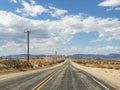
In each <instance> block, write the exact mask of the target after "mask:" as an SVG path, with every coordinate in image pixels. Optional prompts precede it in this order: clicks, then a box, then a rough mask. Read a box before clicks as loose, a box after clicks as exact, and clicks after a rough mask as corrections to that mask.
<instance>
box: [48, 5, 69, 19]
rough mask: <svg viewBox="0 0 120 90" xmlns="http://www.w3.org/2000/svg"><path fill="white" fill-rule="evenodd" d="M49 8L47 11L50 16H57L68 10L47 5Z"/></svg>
mask: <svg viewBox="0 0 120 90" xmlns="http://www.w3.org/2000/svg"><path fill="white" fill-rule="evenodd" d="M49 9H50V12H49V13H50V14H51V16H52V17H58V16H61V15H64V14H65V13H67V12H68V11H67V10H62V9H58V8H55V7H51V6H50V7H49ZM51 10H52V11H51Z"/></svg>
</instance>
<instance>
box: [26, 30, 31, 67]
mask: <svg viewBox="0 0 120 90" xmlns="http://www.w3.org/2000/svg"><path fill="white" fill-rule="evenodd" d="M25 33H27V61H28V62H27V65H28V66H29V58H30V56H29V34H30V33H31V31H25Z"/></svg>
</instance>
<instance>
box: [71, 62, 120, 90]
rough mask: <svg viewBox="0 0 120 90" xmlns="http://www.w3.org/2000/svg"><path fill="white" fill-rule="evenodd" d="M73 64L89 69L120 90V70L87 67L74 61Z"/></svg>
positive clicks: (88, 70) (85, 69)
mask: <svg viewBox="0 0 120 90" xmlns="http://www.w3.org/2000/svg"><path fill="white" fill-rule="evenodd" d="M72 65H74V66H75V67H77V68H79V69H82V70H84V71H87V72H88V73H90V74H92V75H93V76H95V77H97V78H99V79H100V80H102V81H104V82H106V83H108V84H109V85H111V86H113V87H115V88H116V90H120V70H114V69H103V68H93V67H85V66H81V65H79V64H77V63H74V62H72Z"/></svg>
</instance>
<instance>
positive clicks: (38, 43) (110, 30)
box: [0, 11, 120, 53]
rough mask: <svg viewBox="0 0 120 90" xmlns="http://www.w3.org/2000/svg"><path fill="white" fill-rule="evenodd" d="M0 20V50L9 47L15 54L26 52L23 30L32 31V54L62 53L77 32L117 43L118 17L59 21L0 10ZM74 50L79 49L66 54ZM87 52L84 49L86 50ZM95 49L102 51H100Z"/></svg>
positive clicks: (73, 18) (73, 16)
mask: <svg viewBox="0 0 120 90" xmlns="http://www.w3.org/2000/svg"><path fill="white" fill-rule="evenodd" d="M0 18H2V19H0V45H1V48H0V50H1V51H4V49H5V48H6V49H7V48H8V49H9V48H10V47H11V48H12V49H13V47H12V46H14V49H15V50H18V52H21V53H22V52H23V51H25V50H24V49H25V46H26V34H25V33H24V31H28V30H31V34H30V43H31V44H30V47H31V51H32V53H43V52H44V53H50V52H51V51H53V52H54V50H63V48H64V46H65V45H66V44H67V43H69V41H70V40H71V39H72V38H73V37H74V35H75V34H77V33H80V32H85V33H89V32H98V33H99V36H98V37H99V38H98V39H100V40H104V41H112V40H120V32H119V30H120V21H119V19H117V18H96V17H93V16H89V17H86V16H83V15H67V16H64V17H61V18H60V19H59V20H49V19H48V20H33V19H27V18H23V17H21V16H18V15H15V14H13V13H11V12H6V11H0ZM96 41H97V39H96ZM11 42H12V43H11ZM9 44H10V45H9ZM107 48H108V47H107ZM12 49H11V50H12ZM108 49H111V48H108ZM113 49H114V48H113ZM77 50H78V48H75V47H72V48H71V49H70V50H68V53H69V52H75V51H77ZM88 50H89V49H86V51H88ZM96 50H101V51H102V49H96ZM105 50H107V49H105ZM115 50H116V51H118V50H117V49H115ZM8 51H9V50H8ZM91 51H92V50H91ZM103 51H104V50H103ZM63 52H64V51H63Z"/></svg>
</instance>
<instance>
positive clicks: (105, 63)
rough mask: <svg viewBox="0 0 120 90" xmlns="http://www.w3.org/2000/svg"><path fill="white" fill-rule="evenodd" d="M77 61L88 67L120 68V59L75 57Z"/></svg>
mask: <svg viewBox="0 0 120 90" xmlns="http://www.w3.org/2000/svg"><path fill="white" fill-rule="evenodd" d="M73 61H74V62H76V63H79V64H81V65H84V66H87V67H97V68H106V69H117V70H118V69H120V60H94V59H90V60H88V59H79V60H77V59H74V60H73Z"/></svg>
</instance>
